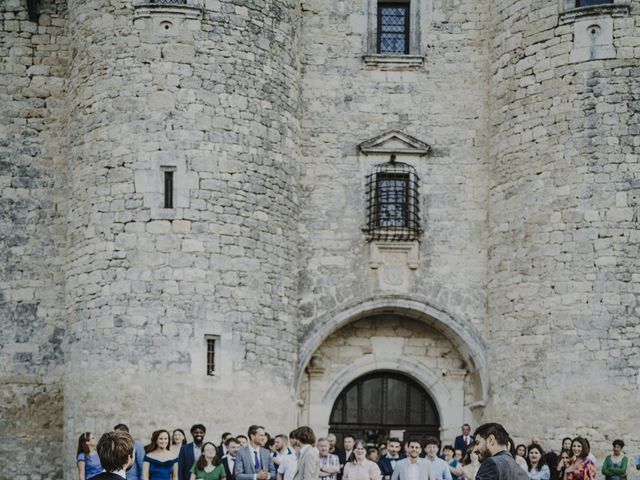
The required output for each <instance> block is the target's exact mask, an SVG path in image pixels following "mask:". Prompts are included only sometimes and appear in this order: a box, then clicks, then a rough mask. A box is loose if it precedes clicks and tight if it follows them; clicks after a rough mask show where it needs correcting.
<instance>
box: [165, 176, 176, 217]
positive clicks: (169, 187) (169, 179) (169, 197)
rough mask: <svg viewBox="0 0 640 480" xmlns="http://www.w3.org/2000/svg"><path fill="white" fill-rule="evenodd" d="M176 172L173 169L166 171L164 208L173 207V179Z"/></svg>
mask: <svg viewBox="0 0 640 480" xmlns="http://www.w3.org/2000/svg"><path fill="white" fill-rule="evenodd" d="M174 174H175V172H174V171H173V170H165V171H164V208H173V195H174V191H173V180H174Z"/></svg>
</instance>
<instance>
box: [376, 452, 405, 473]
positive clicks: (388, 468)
mask: <svg viewBox="0 0 640 480" xmlns="http://www.w3.org/2000/svg"><path fill="white" fill-rule="evenodd" d="M404 458H406V455H405V454H404V453H400V454H399V455H398V459H397V460H396V465H397V464H398V462H399V461H400V460H402V459H404ZM378 467H380V473H382V476H383V477H386V476H389V477H390V476H391V475H393V466H392V464H391V459H390V458H389V455H385V456H384V457H382V460H380V461H379V462H378Z"/></svg>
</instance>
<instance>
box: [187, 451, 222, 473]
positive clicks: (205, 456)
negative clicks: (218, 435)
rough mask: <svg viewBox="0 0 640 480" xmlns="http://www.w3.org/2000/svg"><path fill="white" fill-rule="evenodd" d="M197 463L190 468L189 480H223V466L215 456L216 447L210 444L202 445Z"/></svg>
mask: <svg viewBox="0 0 640 480" xmlns="http://www.w3.org/2000/svg"><path fill="white" fill-rule="evenodd" d="M201 451H202V453H201V454H200V458H198V461H197V462H196V463H195V464H194V465H193V467H191V479H190V480H199V479H202V480H224V478H225V472H224V466H223V465H222V463H221V462H220V459H219V458H218V455H216V446H215V445H214V444H213V443H211V442H205V444H204V445H202V450H201Z"/></svg>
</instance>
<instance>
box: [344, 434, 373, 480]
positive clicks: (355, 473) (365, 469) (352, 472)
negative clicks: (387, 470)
mask: <svg viewBox="0 0 640 480" xmlns="http://www.w3.org/2000/svg"><path fill="white" fill-rule="evenodd" d="M345 448H348V447H347V443H346V442H345ZM350 458H351V459H350V460H347V463H346V465H345V466H344V470H343V473H342V478H343V479H344V480H381V478H382V475H381V474H380V468H378V465H377V464H376V463H375V462H372V461H371V460H368V459H367V445H366V443H364V441H362V440H357V441H356V442H354V443H353V454H352V455H351V456H350Z"/></svg>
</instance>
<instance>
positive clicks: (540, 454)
mask: <svg viewBox="0 0 640 480" xmlns="http://www.w3.org/2000/svg"><path fill="white" fill-rule="evenodd" d="M527 451H528V452H529V455H528V457H527V458H528V460H529V478H531V480H549V479H550V478H551V471H550V470H549V466H548V465H547V464H546V462H545V459H544V451H543V450H542V447H541V446H540V445H538V444H537V443H532V444H531V445H529V447H528V448H527Z"/></svg>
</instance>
